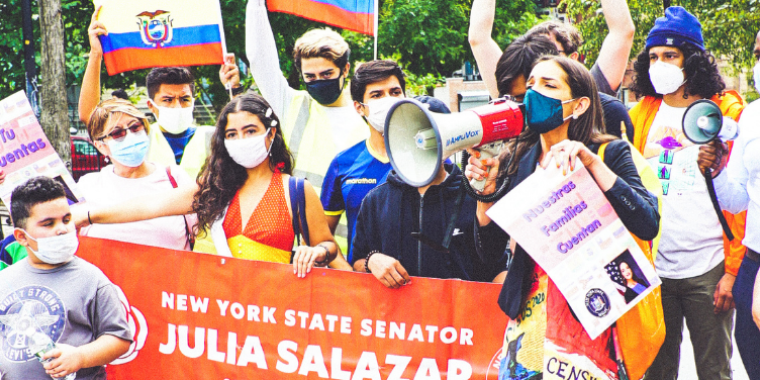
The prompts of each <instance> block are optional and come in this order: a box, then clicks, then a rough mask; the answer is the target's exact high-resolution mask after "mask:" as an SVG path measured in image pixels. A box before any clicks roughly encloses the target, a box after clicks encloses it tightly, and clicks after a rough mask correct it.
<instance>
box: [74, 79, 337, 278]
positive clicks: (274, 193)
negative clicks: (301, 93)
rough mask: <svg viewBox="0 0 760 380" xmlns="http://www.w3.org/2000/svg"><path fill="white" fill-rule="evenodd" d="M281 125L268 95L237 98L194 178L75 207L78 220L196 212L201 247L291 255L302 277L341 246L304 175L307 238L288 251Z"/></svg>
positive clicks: (288, 170) (253, 255) (260, 256)
mask: <svg viewBox="0 0 760 380" xmlns="http://www.w3.org/2000/svg"><path fill="white" fill-rule="evenodd" d="M279 126H280V120H279V119H278V118H277V115H275V114H274V113H273V111H272V108H271V107H270V106H269V103H267V101H266V100H264V98H263V97H261V96H258V95H254V94H247V95H244V96H241V97H238V98H235V99H234V100H232V101H231V102H230V103H229V104H227V106H225V107H224V109H223V110H222V112H221V114H220V115H219V119H218V120H217V126H216V128H217V129H216V132H215V133H214V137H213V138H212V141H211V155H210V156H209V158H208V160H207V161H206V165H205V166H204V168H203V170H202V172H201V174H200V176H199V177H198V183H197V185H196V184H192V185H190V186H182V187H180V188H179V189H177V191H169V192H165V193H162V194H156V196H153V197H150V198H145V199H142V198H141V199H140V200H139V201H136V202H122V203H120V204H114V205H109V206H108V207H94V208H91V209H90V211H89V215H88V214H84V215H82V214H81V212H75V221H77V225H78V226H79V225H83V224H86V223H123V222H127V221H134V220H145V219H150V218H156V217H159V216H168V215H182V214H185V213H189V212H196V213H197V214H198V219H199V223H198V228H197V229H196V231H198V232H200V234H199V238H201V239H202V240H199V241H198V244H199V245H201V246H202V247H196V248H200V249H196V250H200V251H202V252H207V253H215V254H218V255H223V256H232V257H236V258H242V259H248V260H258V261H269V262H278V263H283V264H287V263H289V262H290V261H291V260H292V262H293V265H294V268H293V272H294V273H295V274H296V275H298V276H299V277H305V276H306V274H307V273H308V272H309V271H311V268H312V267H314V266H326V265H327V264H329V263H330V262H331V261H332V260H333V259H335V257H336V256H337V254H338V246H337V245H336V244H335V240H334V238H333V236H332V234H331V233H330V229H329V227H328V225H327V221H326V219H325V217H324V215H325V214H324V210H323V209H322V204H321V203H320V201H319V197H318V196H317V193H316V192H315V191H314V189H313V188H312V187H311V185H309V183H308V182H305V183H304V184H305V186H304V197H305V204H306V206H305V207H306V210H305V214H306V224H307V226H308V230H309V240H310V241H309V242H308V244H309V245H302V246H299V247H298V248H297V249H296V250H295V253H294V254H293V253H292V251H291V249H292V247H293V240H294V238H295V232H294V229H293V225H294V224H293V220H292V217H291V215H292V207H293V205H291V203H290V196H289V194H290V176H291V174H292V171H293V166H294V165H293V157H292V155H291V154H290V151H289V150H288V148H287V146H286V145H285V141H284V140H283V138H282V132H281V131H280V128H279ZM96 225H97V224H96ZM303 227H305V226H300V230H301V231H303V230H304V228H303ZM208 237H210V238H211V240H212V241H213V242H212V243H210V244H208V243H207V241H208V240H207V238H208Z"/></svg>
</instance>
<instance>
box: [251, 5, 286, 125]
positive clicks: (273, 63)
mask: <svg viewBox="0 0 760 380" xmlns="http://www.w3.org/2000/svg"><path fill="white" fill-rule="evenodd" d="M245 52H246V55H247V56H248V62H249V63H250V67H251V74H252V75H253V79H254V80H255V81H256V85H257V86H259V90H260V91H261V95H263V96H264V97H265V98H266V99H267V101H268V102H269V105H271V106H272V110H273V111H274V113H275V114H276V115H279V116H280V117H282V116H283V115H285V114H286V111H287V107H288V106H289V105H290V102H291V101H292V99H293V93H294V92H295V90H293V89H292V88H290V86H289V85H288V81H287V80H286V79H285V77H284V76H283V75H282V70H280V59H279V57H278V56H277V45H276V44H275V40H274V34H273V33H272V26H271V25H270V24H269V16H268V15H267V7H266V2H265V1H264V0H249V1H248V7H247V10H246V16H245Z"/></svg>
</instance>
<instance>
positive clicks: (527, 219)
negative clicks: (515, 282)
mask: <svg viewBox="0 0 760 380" xmlns="http://www.w3.org/2000/svg"><path fill="white" fill-rule="evenodd" d="M487 214H488V216H489V217H490V218H491V219H493V220H494V221H495V222H496V223H497V224H498V225H499V226H500V227H501V228H503V229H504V230H505V231H506V232H507V233H509V235H510V236H511V237H512V238H513V239H514V240H515V241H516V242H517V244H519V245H520V246H522V247H523V248H524V249H525V251H526V252H527V253H528V254H529V255H530V256H531V257H532V258H533V259H534V260H535V261H536V263H538V265H540V266H541V268H543V270H545V271H546V273H547V274H548V275H549V277H550V278H551V279H552V280H553V281H554V283H555V284H556V285H557V287H558V288H559V290H560V291H561V292H562V294H563V295H564V296H565V298H566V299H567V301H568V303H569V304H570V307H571V308H572V309H573V311H574V312H575V314H576V315H577V316H578V319H579V321H580V322H581V323H582V324H583V327H584V328H585V329H586V332H588V334H589V336H590V337H591V338H592V339H594V338H596V337H597V336H599V334H601V333H602V332H603V331H604V330H605V329H607V328H608V327H609V326H611V325H612V324H613V323H614V322H615V321H616V320H617V319H618V318H620V316H622V315H623V314H625V312H627V311H628V310H630V309H631V308H632V307H633V306H634V305H635V304H636V303H637V302H638V301H640V300H641V299H643V298H644V297H645V296H646V295H647V294H649V292H651V291H652V289H654V288H655V287H657V286H658V285H660V279H659V277H658V276H657V274H656V273H655V270H654V267H653V266H652V265H651V264H650V262H649V261H648V259H647V258H646V256H645V255H644V253H643V252H642V251H641V249H640V248H639V246H638V245H637V244H636V241H635V240H634V239H633V237H632V236H631V234H630V232H628V230H627V229H626V228H625V226H624V225H623V222H622V221H621V220H620V219H619V218H618V215H617V214H616V213H615V210H614V209H613V207H612V205H611V204H610V203H609V202H608V201H607V198H606V197H605V196H604V194H603V193H602V191H601V189H599V186H598V185H597V184H596V182H595V181H594V179H593V178H592V177H591V175H590V174H589V172H588V171H587V170H586V168H585V167H583V165H582V164H580V162H578V163H577V164H576V170H575V171H573V172H572V173H570V175H569V176H563V175H562V173H561V172H560V169H558V168H556V166H554V165H549V168H547V169H546V170H544V169H541V168H538V169H537V170H536V172H535V173H534V174H533V175H531V176H530V177H528V178H527V179H526V180H525V181H523V182H522V183H521V184H520V185H519V186H517V187H516V188H514V189H513V190H512V191H510V192H509V194H507V196H505V197H504V198H503V199H502V200H501V201H499V202H497V203H496V204H495V205H494V206H493V207H491V209H490V210H489V211H488V212H487Z"/></svg>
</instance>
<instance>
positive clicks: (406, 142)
mask: <svg viewBox="0 0 760 380" xmlns="http://www.w3.org/2000/svg"><path fill="white" fill-rule="evenodd" d="M520 107H521V105H520V104H518V103H515V102H513V101H511V100H507V99H505V98H502V99H497V100H495V101H493V102H491V103H489V104H487V105H484V106H480V107H475V108H470V109H468V110H466V111H462V112H458V113H451V114H438V113H434V112H430V111H429V110H428V109H427V107H425V106H424V105H423V104H422V103H420V102H418V101H416V100H414V99H403V100H401V101H399V102H398V103H396V104H394V105H393V107H391V109H390V111H389V112H388V117H387V118H386V120H385V149H386V150H387V153H388V158H389V159H390V161H391V165H392V166H393V169H394V170H395V171H396V173H397V174H398V175H399V176H400V177H401V179H402V180H403V181H404V182H406V183H407V184H409V185H411V186H414V187H423V186H427V185H429V184H430V183H431V182H433V180H434V179H435V177H436V175H437V174H438V172H439V171H440V168H441V165H442V164H443V160H444V159H446V158H448V157H450V156H451V155H453V154H455V153H457V152H459V151H461V150H465V149H469V148H479V149H480V151H481V158H489V157H493V156H494V155H496V154H498V151H499V148H500V147H501V144H502V143H503V141H504V140H507V139H511V138H513V137H516V136H518V135H519V134H520V132H522V130H523V126H524V117H523V110H522V109H521V108H520ZM483 186H485V179H483V180H481V181H478V182H477V183H476V184H473V187H474V188H476V189H478V190H481V191H482V190H483Z"/></svg>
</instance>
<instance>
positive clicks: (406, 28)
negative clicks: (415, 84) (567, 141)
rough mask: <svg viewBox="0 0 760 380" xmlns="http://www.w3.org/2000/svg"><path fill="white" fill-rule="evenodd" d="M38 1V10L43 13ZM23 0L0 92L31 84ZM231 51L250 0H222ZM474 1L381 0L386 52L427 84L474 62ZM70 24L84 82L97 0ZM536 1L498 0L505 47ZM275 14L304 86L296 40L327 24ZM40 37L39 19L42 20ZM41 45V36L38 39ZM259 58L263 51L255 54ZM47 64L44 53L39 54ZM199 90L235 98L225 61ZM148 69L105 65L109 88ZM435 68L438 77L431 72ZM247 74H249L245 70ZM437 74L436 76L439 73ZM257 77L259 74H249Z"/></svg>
mask: <svg viewBox="0 0 760 380" xmlns="http://www.w3.org/2000/svg"><path fill="white" fill-rule="evenodd" d="M37 1H38V0H33V2H32V8H33V12H38V11H37V9H38V4H37ZM20 2H21V0H3V1H2V2H0V54H2V56H3V58H2V59H0V98H3V97H6V96H8V95H10V94H12V93H14V92H16V91H19V90H21V89H23V88H24V68H23V40H22V35H21V27H20V26H21V10H20V8H21V7H20ZM220 4H221V7H222V16H223V19H224V21H223V22H224V30H225V37H226V42H227V50H228V51H229V52H233V53H235V54H236V56H237V57H238V58H239V59H240V60H242V61H243V62H245V63H246V64H247V63H248V62H249V59H250V57H247V56H246V54H245V4H246V2H245V1H244V0H220ZM470 4H471V0H380V9H381V12H380V26H379V32H380V37H379V54H380V56H381V57H387V58H392V59H396V60H398V61H399V62H400V63H401V64H402V66H403V67H404V68H405V70H407V71H408V72H409V73H410V74H412V75H413V76H414V77H415V78H428V79H426V80H425V81H423V82H420V83H424V84H423V86H424V87H429V83H436V82H438V81H440V80H441V78H442V77H444V76H449V75H451V74H452V72H453V71H455V70H458V69H459V68H461V66H462V63H463V62H464V61H465V60H470V61H474V59H473V57H472V52H471V50H470V47H469V44H468V42H467V29H468V25H469V14H470ZM61 6H62V11H63V23H64V28H65V36H64V37H65V41H64V45H65V57H66V85H67V86H76V85H79V84H81V82H82V77H83V75H84V70H85V67H86V65H87V58H88V55H87V54H88V53H89V50H90V46H89V42H88V38H87V27H88V26H89V22H90V17H91V15H92V12H93V11H94V7H93V4H92V1H91V0H61ZM534 12H535V5H534V4H533V2H532V1H531V0H498V1H497V14H496V20H495V25H494V33H495V36H494V37H495V39H496V40H497V42H499V44H501V45H502V46H505V45H506V44H507V43H509V42H511V40H513V39H514V38H515V37H517V36H518V35H520V34H522V33H524V32H525V31H526V30H527V29H529V28H530V27H531V26H533V25H534V24H535V23H537V22H538V21H539V19H538V18H537V17H536V16H535V13H534ZM269 19H270V22H271V24H272V28H273V31H274V35H275V40H276V42H277V47H278V50H279V51H278V54H279V57H280V64H281V69H282V71H283V74H284V75H285V77H286V78H287V79H288V82H289V83H290V85H291V86H292V87H295V88H299V87H301V86H302V83H301V80H300V76H299V73H298V70H297V69H296V68H295V67H294V65H293V60H292V51H293V46H294V44H295V41H296V39H298V37H300V36H301V35H302V34H303V33H305V32H306V31H307V30H309V29H312V28H319V27H325V25H324V24H321V23H318V22H314V21H310V20H307V19H304V18H300V17H296V16H293V15H289V14H284V13H270V14H269ZM334 29H336V30H338V31H339V32H340V33H341V34H342V35H343V37H344V38H346V40H347V41H348V43H349V44H350V46H351V60H352V61H354V62H361V61H367V60H371V59H372V58H373V50H374V38H373V37H371V36H366V35H362V34H358V33H354V32H351V31H345V30H340V29H337V28H334ZM35 37H36V38H35V39H36V40H37V41H39V25H38V24H37V22H35ZM37 46H39V42H38V43H37ZM254 59H255V58H254ZM37 64H38V67H39V64H40V61H39V53H38V54H37ZM193 70H194V73H195V75H196V78H197V80H198V82H197V86H196V88H198V90H199V91H198V93H199V96H204V97H205V96H207V97H208V99H210V100H211V101H212V103H213V105H214V108H216V110H217V111H218V110H219V109H221V107H222V106H223V105H224V104H225V103H226V102H227V101H228V95H227V93H226V91H225V89H224V88H223V86H222V85H221V84H220V83H219V79H218V77H219V75H218V71H219V67H218V66H199V67H195V68H194V69H193ZM147 73H148V70H137V71H132V72H127V73H121V74H117V75H114V76H108V74H107V73H106V71H105V68H103V70H102V72H101V84H102V86H103V88H125V89H130V88H134V86H135V85H137V86H142V85H144V80H145V75H146V74H147ZM428 75H430V76H431V77H428ZM243 76H244V77H245V75H243ZM431 78H432V79H431ZM243 80H244V83H246V84H251V83H252V78H244V79H243Z"/></svg>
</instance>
